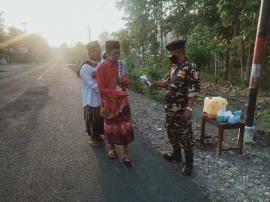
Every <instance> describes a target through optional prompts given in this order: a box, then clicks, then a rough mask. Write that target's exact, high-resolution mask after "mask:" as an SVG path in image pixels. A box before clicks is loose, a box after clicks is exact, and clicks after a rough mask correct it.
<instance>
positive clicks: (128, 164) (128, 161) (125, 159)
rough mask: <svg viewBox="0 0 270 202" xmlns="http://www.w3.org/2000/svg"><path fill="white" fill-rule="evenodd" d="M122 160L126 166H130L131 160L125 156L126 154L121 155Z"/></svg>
mask: <svg viewBox="0 0 270 202" xmlns="http://www.w3.org/2000/svg"><path fill="white" fill-rule="evenodd" d="M122 161H123V162H124V164H126V165H127V166H131V162H132V160H130V158H129V157H127V156H122Z"/></svg>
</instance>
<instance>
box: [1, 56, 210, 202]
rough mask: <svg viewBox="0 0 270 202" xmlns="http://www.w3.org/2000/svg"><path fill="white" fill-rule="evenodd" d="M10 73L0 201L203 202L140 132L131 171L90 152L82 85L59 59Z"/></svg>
mask: <svg viewBox="0 0 270 202" xmlns="http://www.w3.org/2000/svg"><path fill="white" fill-rule="evenodd" d="M12 71H13V73H10V74H9V73H5V75H3V72H0V86H1V87H0V94H1V98H0V201H1V202H2V201H4V202H6V201H19V202H22V201H108V202H114V201H115V202H121V201H125V202H126V201H128V202H132V201H136V202H137V201H139V202H143V201H154V202H158V201H207V198H206V197H205V196H204V194H203V193H202V191H201V190H200V189H199V187H198V186H197V185H195V184H194V183H192V182H191V181H190V178H185V177H182V176H180V175H179V172H180V171H179V170H177V166H175V165H174V164H170V163H167V162H165V161H164V160H163V159H162V158H161V156H160V155H159V154H158V153H157V152H155V151H154V150H153V149H152V148H151V146H150V145H149V144H148V143H147V141H145V140H144V139H143V137H141V136H140V135H139V134H136V141H135V142H134V143H132V144H131V145H130V153H131V157H132V159H133V160H134V164H133V167H132V168H127V167H125V166H124V165H123V163H122V162H121V161H120V160H118V159H117V160H109V159H107V157H106V152H105V148H104V147H103V148H96V149H94V148H92V147H90V146H89V145H88V137H87V135H86V134H85V132H84V125H83V117H82V114H83V111H82V107H81V90H80V81H79V80H78V79H77V78H76V76H75V74H74V72H73V71H72V70H71V69H70V68H68V67H67V66H66V65H64V63H63V62H62V61H61V60H58V61H57V60H56V61H50V62H48V63H46V64H43V65H32V66H29V67H23V70H20V71H19V70H18V71H16V70H14V69H12ZM1 75H2V76H1ZM118 152H120V150H118ZM119 156H120V153H119Z"/></svg>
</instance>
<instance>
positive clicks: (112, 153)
mask: <svg viewBox="0 0 270 202" xmlns="http://www.w3.org/2000/svg"><path fill="white" fill-rule="evenodd" d="M108 158H109V159H116V154H115V151H114V150H109V151H108Z"/></svg>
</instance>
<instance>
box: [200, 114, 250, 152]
mask: <svg viewBox="0 0 270 202" xmlns="http://www.w3.org/2000/svg"><path fill="white" fill-rule="evenodd" d="M206 123H209V124H212V125H214V126H216V127H217V128H218V135H217V136H212V135H206V134H205V124H206ZM225 129H239V130H240V133H239V135H238V147H236V148H231V147H229V148H222V142H223V136H224V130H225ZM244 131H245V124H244V123H237V124H228V123H222V122H218V121H216V120H215V119H210V118H208V117H207V116H205V115H203V116H202V125H201V136H200V143H201V145H203V144H204V140H205V139H209V138H217V139H218V142H217V147H216V154H217V155H219V156H220V154H221V152H222V151H229V150H237V151H239V153H240V154H242V152H243V138H244Z"/></svg>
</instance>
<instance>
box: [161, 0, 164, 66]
mask: <svg viewBox="0 0 270 202" xmlns="http://www.w3.org/2000/svg"><path fill="white" fill-rule="evenodd" d="M163 36H164V30H163V2H162V1H161V2H160V61H161V62H162V61H163V57H164V50H163Z"/></svg>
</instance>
